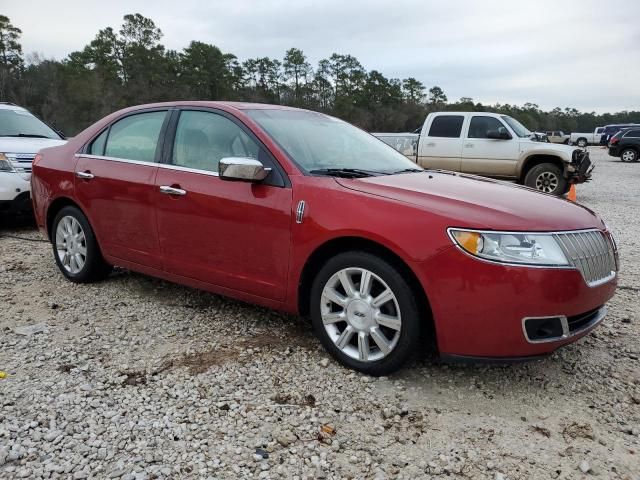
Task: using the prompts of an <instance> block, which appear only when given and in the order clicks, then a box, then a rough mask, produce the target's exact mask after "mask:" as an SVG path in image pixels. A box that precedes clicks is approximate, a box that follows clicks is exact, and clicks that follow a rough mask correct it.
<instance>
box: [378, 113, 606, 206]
mask: <svg viewBox="0 0 640 480" xmlns="http://www.w3.org/2000/svg"><path fill="white" fill-rule="evenodd" d="M373 135H375V136H376V137H378V138H379V139H380V140H382V141H383V142H385V143H387V144H388V145H390V146H392V147H394V148H395V149H396V150H398V151H399V152H401V153H403V154H404V155H406V156H407V157H409V158H411V159H412V160H414V161H415V162H416V163H418V164H419V165H420V166H422V167H425V168H435V169H442V170H451V171H454V172H464V173H472V174H476V175H482V176H486V177H493V178H502V179H509V180H515V181H517V182H518V183H521V184H523V185H526V186H528V187H531V188H535V189H537V190H540V191H541V192H545V193H550V194H554V195H563V194H565V193H566V192H567V191H568V190H569V187H570V186H571V184H573V183H582V182H585V181H587V180H588V179H589V178H590V177H591V171H592V169H593V165H592V164H591V160H590V159H589V153H588V152H587V151H586V150H583V149H581V148H575V147H570V146H568V145H562V144H555V143H548V142H542V141H539V137H537V136H536V135H535V134H533V133H532V132H530V131H529V130H527V128H526V127H524V126H523V125H522V124H521V123H520V122H518V121H517V120H516V119H514V118H512V117H509V116H508V115H501V114H497V113H488V112H437V113H430V114H429V115H428V116H427V118H426V120H425V122H424V125H423V126H422V129H421V131H420V133H374V134H373Z"/></svg>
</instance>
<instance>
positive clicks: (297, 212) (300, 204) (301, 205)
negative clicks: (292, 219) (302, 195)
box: [296, 200, 306, 223]
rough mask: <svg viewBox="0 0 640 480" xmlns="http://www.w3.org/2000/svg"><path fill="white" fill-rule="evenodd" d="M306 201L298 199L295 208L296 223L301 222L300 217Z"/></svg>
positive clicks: (302, 214) (302, 215)
mask: <svg viewBox="0 0 640 480" xmlns="http://www.w3.org/2000/svg"><path fill="white" fill-rule="evenodd" d="M305 205H306V203H305V201H304V200H300V201H299V202H298V207H297V208H296V223H302V218H303V217H304V207H305Z"/></svg>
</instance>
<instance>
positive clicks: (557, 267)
mask: <svg viewBox="0 0 640 480" xmlns="http://www.w3.org/2000/svg"><path fill="white" fill-rule="evenodd" d="M452 230H464V231H467V232H477V233H500V234H507V235H564V234H567V233H583V232H597V233H600V234H604V235H606V236H608V237H609V238H613V237H611V236H610V235H607V232H606V231H604V230H600V229H598V228H585V229H581V230H562V231H553V232H530V231H507V230H504V231H503V230H479V229H475V228H464V227H448V228H447V235H448V236H449V238H450V239H451V241H452V242H453V244H454V246H455V247H456V248H457V249H458V250H460V251H461V252H462V253H464V254H465V255H467V256H468V257H471V258H473V259H475V260H479V261H481V262H485V263H489V264H491V265H504V266H507V267H523V268H547V269H554V270H575V271H576V272H578V273H580V276H582V279H583V280H584V282H585V284H586V285H587V286H588V287H590V288H595V287H599V286H600V285H603V284H605V283H607V282H610V281H611V280H613V279H614V278H616V276H617V275H618V272H617V271H611V274H610V275H608V276H607V277H605V278H601V279H600V280H597V281H595V282H592V283H589V282H587V281H586V279H585V278H584V275H583V274H582V273H581V272H580V269H579V268H578V267H576V266H574V265H531V264H528V263H515V262H500V261H498V260H489V259H488V258H483V257H479V256H477V255H473V254H471V253H469V252H467V251H466V250H465V249H464V248H462V247H461V246H460V245H458V242H456V239H455V237H454V236H453V234H452V233H451V231H452ZM612 246H613V248H615V246H614V243H613V242H612ZM560 248H562V247H560ZM563 253H564V251H563ZM565 255H566V253H565Z"/></svg>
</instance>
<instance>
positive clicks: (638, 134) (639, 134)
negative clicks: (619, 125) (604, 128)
mask: <svg viewBox="0 0 640 480" xmlns="http://www.w3.org/2000/svg"><path fill="white" fill-rule="evenodd" d="M624 138H640V130H629V131H628V132H627V133H625V134H624Z"/></svg>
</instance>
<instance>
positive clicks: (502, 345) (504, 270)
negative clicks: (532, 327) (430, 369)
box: [419, 248, 617, 360]
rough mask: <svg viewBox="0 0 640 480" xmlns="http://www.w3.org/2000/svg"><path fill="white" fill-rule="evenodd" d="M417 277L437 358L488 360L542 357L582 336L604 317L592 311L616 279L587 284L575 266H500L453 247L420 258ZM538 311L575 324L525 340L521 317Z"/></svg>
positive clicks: (606, 297) (609, 293)
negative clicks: (430, 318)
mask: <svg viewBox="0 0 640 480" xmlns="http://www.w3.org/2000/svg"><path fill="white" fill-rule="evenodd" d="M419 276H420V280H421V281H422V282H423V286H424V287H425V291H426V294H427V297H428V299H429V302H430V306H431V310H432V314H433V319H434V324H435V330H436V336H437V344H438V350H439V352H440V354H441V356H443V357H483V358H485V359H492V360H506V359H510V360H511V359H514V358H522V357H538V356H543V355H548V354H550V353H552V352H553V351H555V350H556V349H558V348H559V347H561V346H563V345H566V344H568V343H571V342H574V341H576V340H577V339H579V338H581V337H582V336H584V335H586V334H587V333H588V332H590V331H591V330H592V329H593V328H595V327H596V326H597V325H598V324H599V323H600V322H601V321H602V319H603V318H604V313H605V312H606V310H603V311H600V310H599V309H601V308H602V307H603V306H604V305H605V304H606V302H607V301H608V300H609V299H610V298H611V297H612V296H613V294H614V292H615V289H616V285H617V275H616V276H614V277H613V278H612V279H611V280H610V281H607V282H606V283H603V284H600V285H597V286H594V287H589V286H588V285H587V283H586V282H585V280H584V278H583V276H582V274H581V273H580V272H579V271H578V270H575V269H569V268H535V267H521V266H509V265H501V264H496V263H491V262H485V261H480V260H478V259H475V258H472V257H470V256H468V255H466V254H464V253H462V252H461V251H460V250H459V249H456V248H452V249H448V250H446V251H445V252H442V253H441V254H440V255H436V256H435V257H434V258H433V259H431V260H430V261H427V262H425V263H424V264H422V265H421V268H420V273H419ZM595 311H599V312H600V314H598V315H596V316H595V317H593V318H591V319H587V321H586V322H583V323H580V318H582V317H583V316H584V315H585V314H587V313H590V312H595ZM543 317H564V318H566V319H573V321H576V322H578V323H576V324H575V328H573V330H571V329H568V330H567V331H566V332H565V331H561V332H559V334H557V335H556V337H555V338H550V339H549V340H548V341H540V342H536V341H534V342H532V341H530V339H529V338H528V336H527V334H526V331H525V329H524V328H523V326H524V324H523V322H524V321H525V319H528V318H543ZM594 319H595V320H594Z"/></svg>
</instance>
